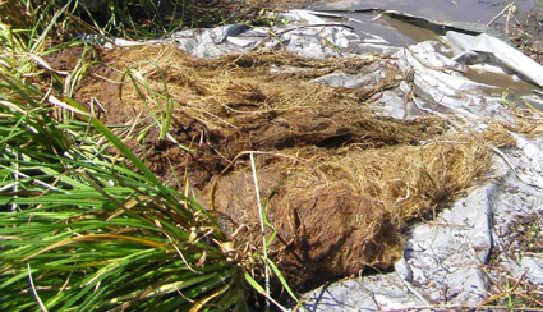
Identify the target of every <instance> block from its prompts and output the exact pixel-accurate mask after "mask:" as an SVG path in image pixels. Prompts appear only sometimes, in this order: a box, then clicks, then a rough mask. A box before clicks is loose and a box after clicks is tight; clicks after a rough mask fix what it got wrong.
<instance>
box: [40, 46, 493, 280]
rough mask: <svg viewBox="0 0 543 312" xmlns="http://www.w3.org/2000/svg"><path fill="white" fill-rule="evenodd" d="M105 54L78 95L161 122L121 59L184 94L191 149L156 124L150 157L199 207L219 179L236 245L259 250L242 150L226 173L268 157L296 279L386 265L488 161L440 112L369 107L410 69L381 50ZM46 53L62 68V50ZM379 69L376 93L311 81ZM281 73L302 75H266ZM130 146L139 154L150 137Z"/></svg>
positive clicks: (116, 117) (180, 102)
mask: <svg viewBox="0 0 543 312" xmlns="http://www.w3.org/2000/svg"><path fill="white" fill-rule="evenodd" d="M74 55H77V53H74ZM78 56H79V55H77V57H78ZM77 57H76V58H74V59H77ZM99 57H100V59H101V61H102V63H103V64H102V65H100V66H94V67H92V68H90V69H89V76H88V77H87V78H85V80H84V81H83V83H82V84H81V87H80V88H79V90H78V91H77V93H76V97H77V99H78V100H79V101H80V102H82V103H91V102H92V101H94V100H92V99H93V98H96V99H97V100H98V101H99V102H100V103H101V105H102V106H103V107H104V108H105V110H106V111H107V112H106V113H105V114H103V116H102V120H103V121H104V122H105V123H107V124H119V123H123V124H124V123H133V122H134V121H135V120H136V119H137V116H138V115H139V119H138V120H139V121H140V124H139V125H138V126H137V128H136V130H137V129H141V128H142V127H144V126H145V125H149V124H151V123H152V121H151V120H150V119H149V118H148V112H147V110H146V108H145V106H144V105H143V104H142V103H143V102H142V101H141V99H140V98H139V95H138V93H137V92H136V90H135V88H134V85H133V84H132V83H128V82H127V81H125V83H124V85H121V84H120V78H121V76H122V74H123V73H124V72H125V70H126V68H128V67H131V68H133V70H134V71H133V73H134V76H135V77H136V78H138V77H140V78H141V80H139V81H137V84H138V85H139V86H140V88H141V89H143V90H144V88H142V83H143V81H146V82H148V83H149V85H150V86H151V88H152V89H154V90H157V91H159V92H160V93H161V94H163V95H165V94H169V96H171V98H172V99H173V100H174V101H175V105H174V113H173V120H172V124H171V127H170V132H169V133H170V134H171V136H172V137H173V138H175V140H176V141H177V142H179V143H181V144H183V145H185V146H187V147H189V146H190V147H191V148H192V149H193V150H194V152H190V153H189V152H186V151H185V150H183V148H181V147H180V146H179V145H177V144H175V143H172V142H171V141H168V140H159V139H158V138H157V137H158V133H159V131H160V130H159V129H158V127H156V126H155V127H152V128H151V129H150V131H149V132H148V133H147V135H146V142H147V143H146V144H147V145H146V151H147V152H146V155H145V156H146V158H147V160H148V162H149V165H150V167H151V168H152V169H153V170H154V171H155V172H156V173H157V174H159V175H160V176H161V177H162V179H163V180H164V181H165V182H166V183H169V184H171V185H173V186H176V183H175V177H176V176H177V177H178V178H179V177H182V176H183V173H184V172H185V169H187V172H188V176H189V182H190V183H191V187H193V188H194V194H195V195H196V196H197V199H198V201H199V202H200V203H201V204H202V205H203V206H207V207H211V204H212V203H211V200H210V199H209V194H210V193H211V190H212V188H213V182H215V183H216V193H215V198H214V200H215V201H214V203H213V208H215V209H216V210H217V211H221V212H223V213H225V214H227V215H229V216H230V217H231V218H232V219H233V220H234V221H235V224H236V225H248V228H249V230H248V231H246V232H244V233H243V236H242V237H238V241H237V242H238V244H237V248H238V249H239V250H240V251H241V250H243V251H244V252H245V254H247V251H250V250H251V249H250V248H249V247H251V246H252V247H253V248H258V247H259V246H260V245H261V238H260V236H259V234H258V233H259V226H258V214H257V206H256V199H255V190H254V186H253V182H252V177H251V173H250V171H249V169H248V166H247V157H244V156H242V157H239V158H237V160H236V162H235V165H234V166H232V167H228V170H225V169H227V166H228V165H229V164H230V162H231V161H232V160H233V159H234V158H235V157H236V156H238V155H239V154H240V153H242V152H244V151H260V152H267V153H264V154H259V155H258V157H257V160H258V176H259V180H260V183H261V185H260V192H261V193H262V194H263V196H264V197H269V200H268V201H267V215H268V219H269V220H270V222H271V223H272V224H273V226H274V227H275V229H276V230H277V232H278V235H279V236H278V239H276V240H274V243H273V244H272V246H271V254H272V255H273V257H274V259H275V260H276V262H277V264H278V265H279V267H280V268H281V269H283V271H284V272H285V274H286V276H287V277H288V279H289V281H290V283H291V284H293V285H294V286H297V288H299V287H301V286H303V284H304V283H305V282H307V281H308V280H313V279H317V280H318V279H321V278H328V277H330V276H332V275H334V276H337V275H350V274H357V273H358V272H359V271H361V270H363V269H365V268H368V267H374V268H387V267H389V266H390V265H392V264H393V263H394V261H396V260H397V259H398V258H399V256H400V251H401V236H400V232H401V231H402V230H403V229H404V226H405V222H406V221H409V220H413V219H416V218H423V217H424V216H426V215H428V213H430V212H431V211H433V210H434V209H436V208H439V205H440V203H442V202H443V201H445V200H447V199H450V198H451V197H453V196H454V195H455V194H456V193H457V192H459V191H460V190H462V189H464V188H466V187H468V186H469V185H470V183H471V182H472V181H473V180H474V179H475V178H476V177H477V176H479V175H481V174H483V173H484V172H485V171H486V169H487V166H488V160H489V157H490V156H489V150H488V149H487V148H486V147H485V145H484V139H483V135H482V134H476V133H474V134H462V135H456V136H454V137H450V136H447V135H446V127H447V123H446V121H444V120H441V119H437V118H420V119H418V120H414V121H401V120H394V119H390V118H386V117H380V116H377V115H376V114H375V113H373V112H372V110H370V109H368V104H369V103H372V101H374V100H375V99H376V98H378V97H379V94H380V92H382V91H383V90H386V89H389V88H395V87H396V86H397V84H398V83H399V82H400V81H402V80H403V79H404V78H405V77H403V75H402V74H401V73H400V72H399V71H398V70H397V69H396V68H395V67H394V66H392V65H387V64H388V62H386V60H382V59H380V58H377V57H376V58H364V59H363V58H361V59H324V60H309V59H305V58H302V57H299V56H295V55H292V54H287V53H283V52H252V53H248V54H240V55H229V56H224V57H221V58H218V59H215V60H199V59H194V58H192V57H190V56H189V55H187V54H186V53H185V52H182V51H179V50H178V49H176V48H175V47H173V46H145V47H131V48H119V49H114V50H110V51H106V50H103V51H100V55H99ZM62 59H63V60H64V65H63V66H65V67H69V66H70V65H69V64H71V63H73V62H75V60H73V61H70V55H64V57H63V58H62ZM49 61H50V62H51V63H52V65H53V66H59V64H60V63H59V58H58V56H57V58H51V59H49ZM376 66H385V67H386V68H387V71H388V73H389V74H388V78H387V79H385V80H383V81H382V82H381V83H380V84H378V85H376V86H374V87H371V88H370V87H361V88H356V89H345V88H331V87H327V86H324V85H320V84H316V83H311V82H310V80H311V79H313V78H316V77H320V76H322V75H324V74H328V73H332V72H336V71H342V72H356V73H360V72H371V71H373V70H375V68H376ZM281 68H283V69H285V68H299V69H301V70H300V71H288V70H286V71H282V72H279V73H275V74H272V73H270V71H271V69H281ZM138 79H139V78H138ZM138 79H136V80H138ZM165 86H166V90H165ZM119 87H121V90H122V92H121V93H120V98H119ZM144 94H145V96H146V97H147V100H148V101H149V103H151V105H152V109H153V110H160V109H163V107H164V105H165V104H164V98H162V99H161V98H160V97H155V96H154V95H153V94H152V93H150V92H146V91H145V90H144ZM140 113H141V115H140ZM127 142H128V143H129V144H130V146H131V147H132V148H133V149H134V150H136V151H138V152H140V154H142V153H143V149H142V144H143V143H142V142H138V140H136V139H135V138H132V139H129V138H127ZM421 142H425V143H421ZM142 156H143V155H142ZM187 157H188V161H187ZM185 164H188V168H185ZM223 171H224V172H223ZM221 172H222V173H223V174H221ZM247 248H249V249H247Z"/></svg>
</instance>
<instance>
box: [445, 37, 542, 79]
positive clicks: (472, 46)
mask: <svg viewBox="0 0 543 312" xmlns="http://www.w3.org/2000/svg"><path fill="white" fill-rule="evenodd" d="M445 39H446V41H447V43H448V44H449V45H450V47H451V49H452V50H453V51H454V54H455V59H457V60H459V59H461V58H463V57H464V56H466V55H469V58H470V59H471V60H473V59H474V57H473V55H474V54H475V55H477V54H492V55H493V56H494V58H495V60H496V61H497V62H498V65H501V66H504V67H506V68H507V69H509V70H511V71H513V72H514V73H515V74H517V75H518V76H521V77H523V78H524V79H525V80H529V81H530V82H533V83H535V84H537V85H539V86H540V87H543V66H541V65H540V64H538V63H537V62H535V61H534V60H532V59H530V58H529V57H527V56H526V55H524V54H523V53H522V52H520V51H519V50H517V49H515V48H513V47H511V46H510V45H508V44H507V43H505V42H503V41H502V40H500V39H498V38H495V37H492V36H489V35H487V34H481V35H478V36H469V35H466V34H462V33H459V32H454V31H449V32H447V34H446V35H445Z"/></svg>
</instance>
